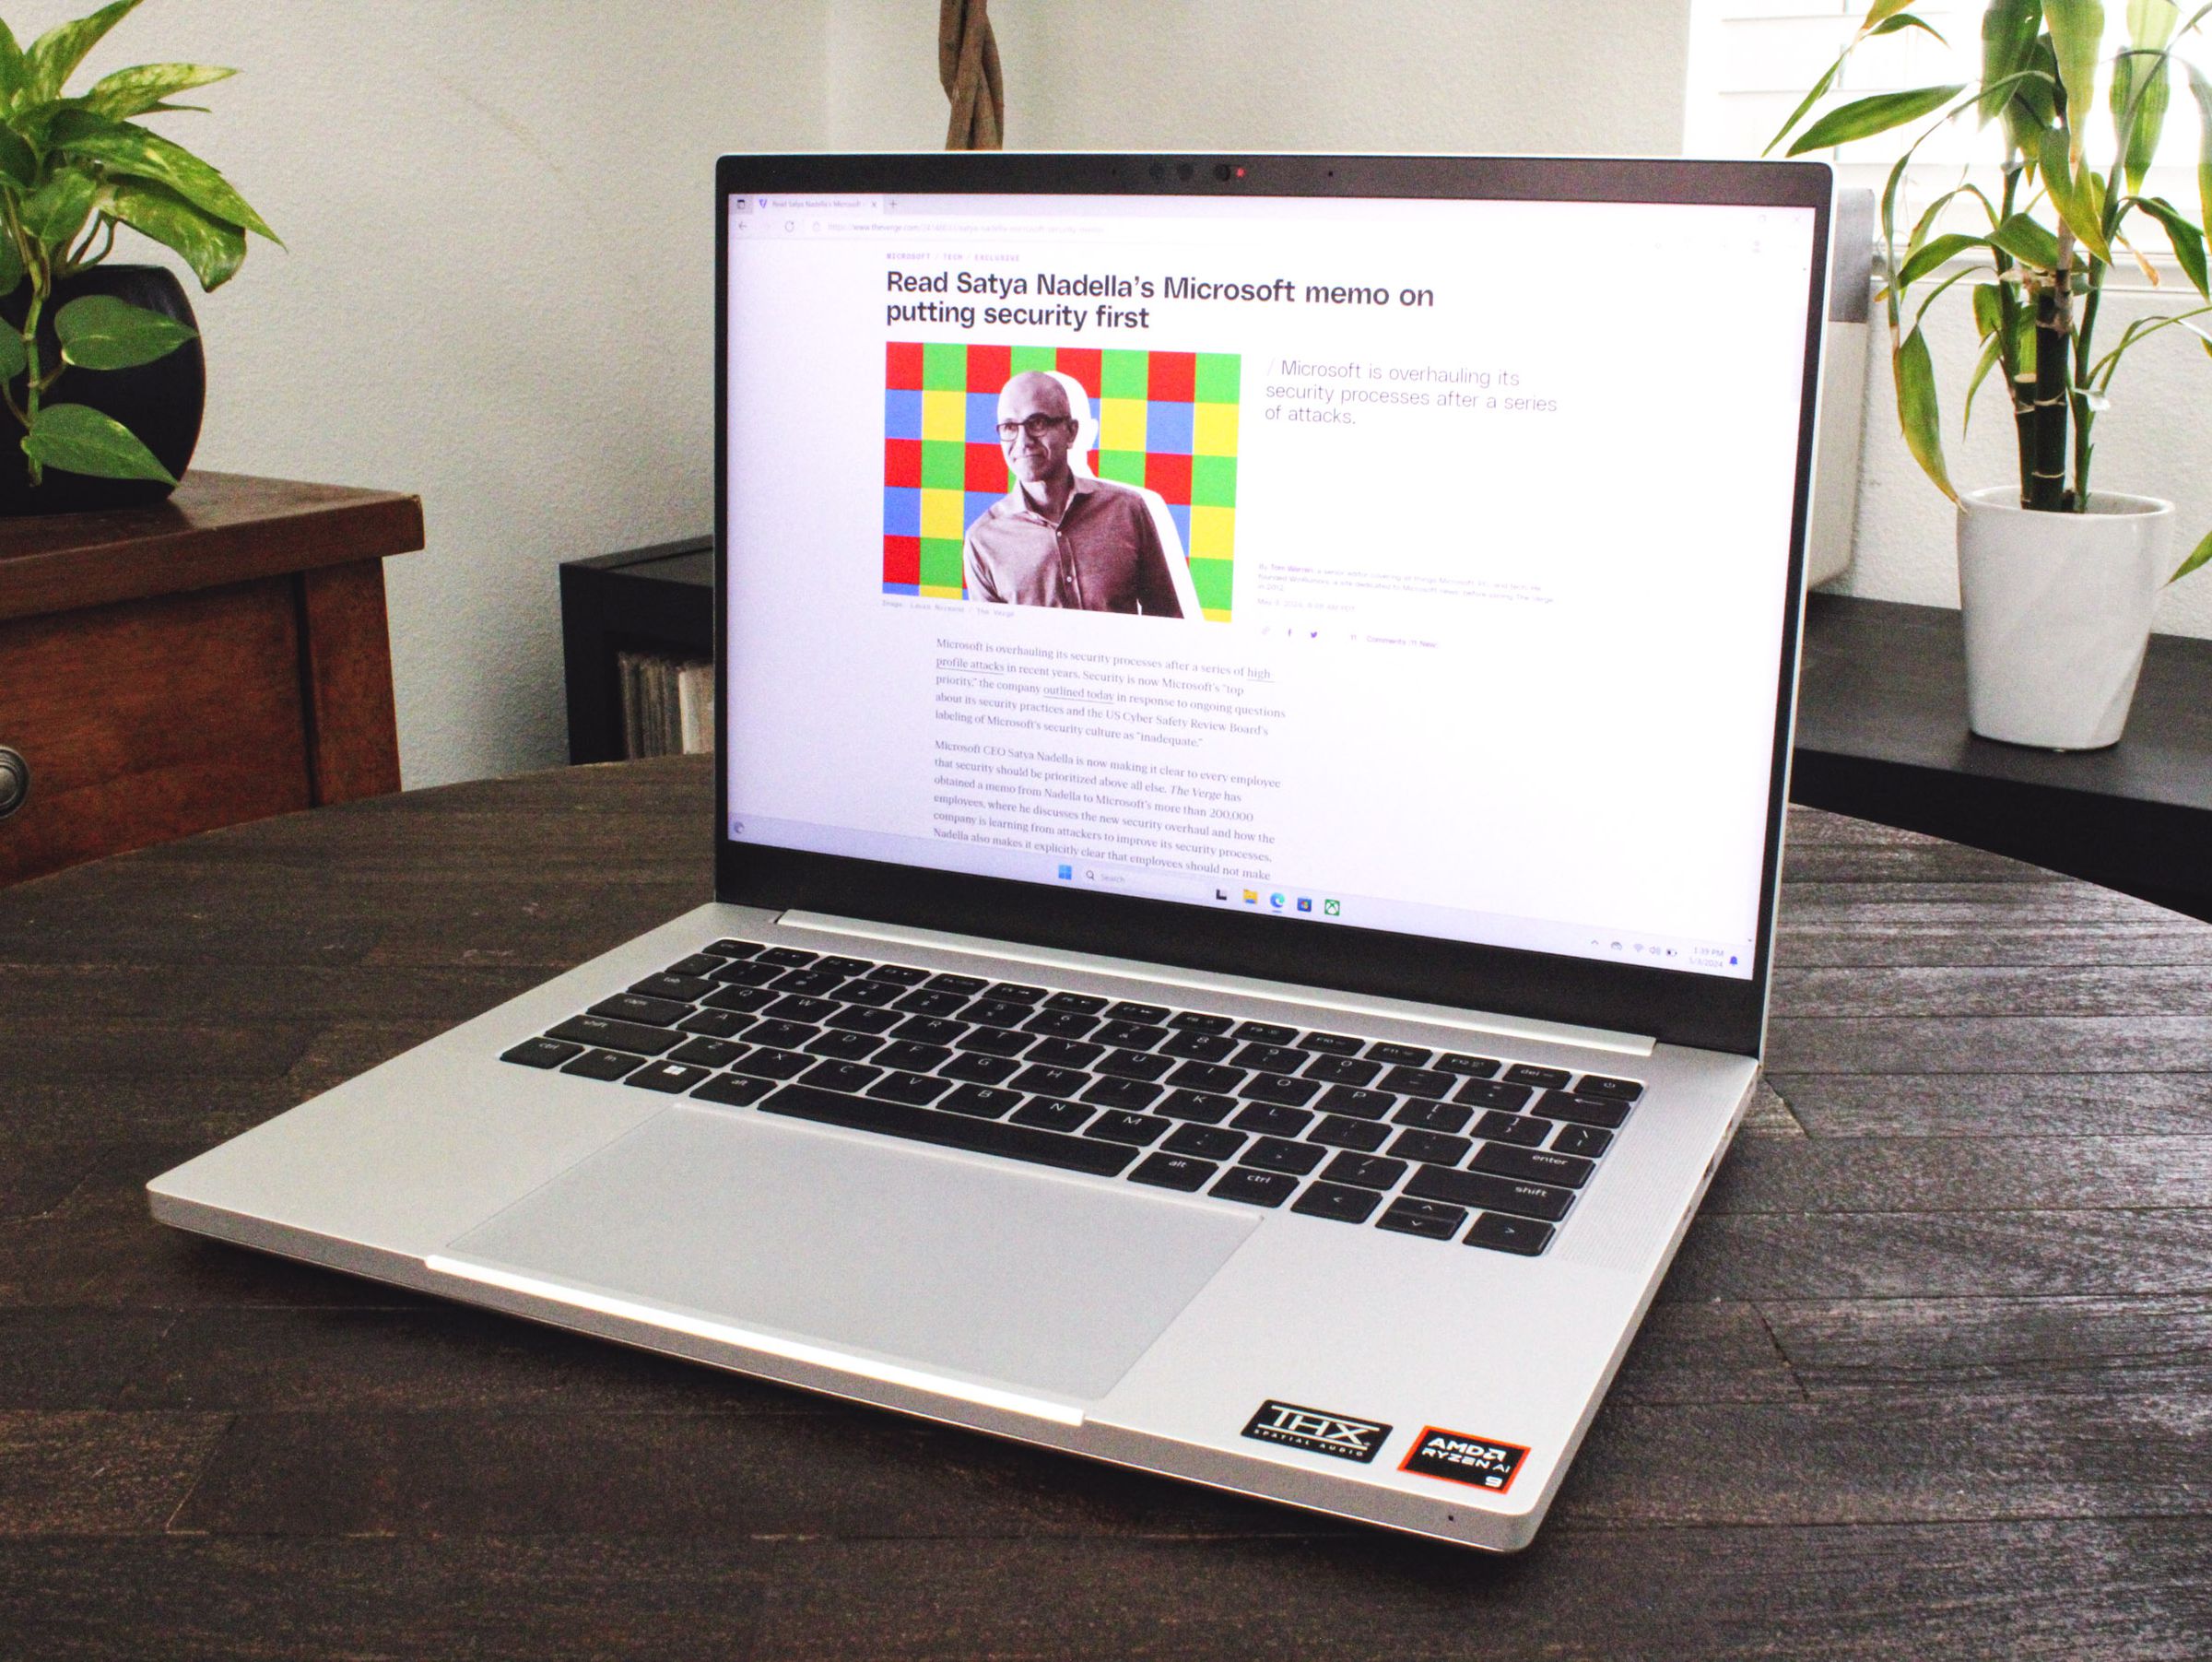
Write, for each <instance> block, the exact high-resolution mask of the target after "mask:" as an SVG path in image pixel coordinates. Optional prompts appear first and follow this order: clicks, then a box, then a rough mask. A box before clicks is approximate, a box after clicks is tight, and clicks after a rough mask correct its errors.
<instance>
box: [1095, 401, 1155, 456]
mask: <svg viewBox="0 0 2212 1662" xmlns="http://www.w3.org/2000/svg"><path fill="white" fill-rule="evenodd" d="M1144 447H1145V401H1144V400H1143V399H1142V398H1101V399H1100V400H1099V448H1100V450H1142V449H1144Z"/></svg>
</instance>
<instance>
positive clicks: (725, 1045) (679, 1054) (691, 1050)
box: [668, 1039, 745, 1067]
mask: <svg viewBox="0 0 2212 1662" xmlns="http://www.w3.org/2000/svg"><path fill="white" fill-rule="evenodd" d="M742 1055H745V1046H744V1045H742V1044H733V1043H731V1042H730V1041H729V1040H727V1039H692V1040H689V1041H688V1042H686V1043H682V1044H679V1045H677V1047H676V1048H675V1049H674V1050H672V1051H670V1052H669V1053H668V1059H669V1060H670V1061H671V1062H694V1063H697V1064H698V1065H699V1066H700V1067H728V1066H729V1065H730V1064H731V1063H732V1062H735V1060H736V1059H737V1058H738V1057H739V1056H742Z"/></svg>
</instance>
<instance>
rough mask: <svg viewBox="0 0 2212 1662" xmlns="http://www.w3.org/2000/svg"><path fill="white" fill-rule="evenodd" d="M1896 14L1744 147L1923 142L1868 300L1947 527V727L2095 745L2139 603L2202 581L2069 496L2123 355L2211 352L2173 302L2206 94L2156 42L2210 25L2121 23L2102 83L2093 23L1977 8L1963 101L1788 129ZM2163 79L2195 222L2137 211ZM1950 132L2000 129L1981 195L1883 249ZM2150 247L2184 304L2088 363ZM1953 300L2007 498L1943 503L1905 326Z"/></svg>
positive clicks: (1922, 383) (1917, 356) (1887, 97)
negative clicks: (1962, 714) (2138, 350)
mask: <svg viewBox="0 0 2212 1662" xmlns="http://www.w3.org/2000/svg"><path fill="white" fill-rule="evenodd" d="M1913 5H1914V0H1875V3H1874V5H1873V6H1871V8H1870V9H1869V10H1868V11H1867V13H1866V15H1865V19H1864V21H1863V22H1862V23H1861V25H1860V27H1859V29H1858V31H1857V33H1856V34H1855V35H1854V36H1853V39H1852V41H1851V42H1850V43H1849V44H1848V45H1847V46H1846V47H1845V48H1844V50H1843V52H1842V53H1841V55H1839V56H1838V57H1837V59H1836V61H1835V63H1834V64H1833V65H1830V68H1829V70H1828V73H1827V74H1825V75H1823V76H1822V77H1820V79H1819V80H1818V82H1817V83H1816V84H1815V85H1814V87H1813V88H1812V90H1811V91H1810V92H1808V93H1807V94H1806V98H1805V100H1804V101H1803V102H1802V103H1800V104H1799V105H1798V106H1797V108H1796V110H1795V111H1794V112H1792V113H1791V115H1790V118H1789V120H1788V121H1786V122H1784V123H1783V127H1782V130H1781V132H1779V133H1778V134H1776V135H1775V137H1774V140H1773V143H1772V144H1770V145H1769V147H1768V148H1769V150H1770V151H1771V150H1772V149H1773V147H1774V146H1775V145H1779V144H1781V143H1782V142H1783V140H1785V139H1788V140H1790V147H1789V154H1791V155H1793V156H1795V155H1801V154H1803V153H1804V152H1806V151H1807V150H1819V149H1825V148H1827V147H1830V146H1832V145H1838V144H1845V143H1849V142H1851V141H1853V140H1855V139H1861V138H1865V137H1868V136H1873V135H1875V134H1877V133H1884V132H1888V131H1890V130H1892V129H1895V128H1900V127H1904V126H1907V125H1909V124H1914V123H1921V124H1923V125H1922V126H1921V127H1920V129H1919V131H1918V133H1917V136H1914V137H1913V139H1912V142H1911V143H1910V144H1909V145H1907V146H1906V147H1905V150H1904V153H1903V154H1902V155H1900V156H1899V157H1898V158H1897V160H1896V164H1895V165H1894V166H1893V167H1892V168H1891V169H1890V171H1889V177H1888V185H1887V187H1886V188H1885V189H1884V191H1883V192H1882V196H1881V211H1880V221H1881V237H1882V244H1883V249H1884V252H1885V254H1886V257H1887V265H1888V270H1887V277H1886V280H1885V283H1884V292H1883V298H1884V301H1885V302H1886V304H1887V306H1888V320H1889V348H1890V361H1891V364H1892V367H1893V369H1894V371H1895V380H1896V386H1897V413H1898V421H1899V424H1900V427H1901V428H1902V430H1903V432H1904V439H1905V444H1906V447H1907V448H1908V449H1909V450H1910V451H1911V452H1912V455H1913V457H1914V459H1915V460H1917V461H1918V462H1919V464H1920V466H1921V467H1922V468H1923V469H1924V471H1925V472H1926V474H1927V475H1928V477H1930V478H1931V479H1933V480H1934V481H1935V484H1936V486H1937V488H1938V489H1941V490H1942V491H1943V493H1944V494H1945V495H1946V496H1947V497H1949V498H1951V499H1952V501H1955V502H1957V503H1958V506H1959V520H1958V525H1959V596H1960V610H1961V613H1962V620H1963V625H1964V631H1965V636H1966V658H1967V713H1968V723H1969V725H1971V727H1972V729H1973V731H1975V732H1976V733H1978V734H1981V735H1983V737H1989V738H1997V739H2006V740H2009V741H2010V742H2012V743H2015V744H2024V745H2038V746H2042V747H2045V748H2053V749H2088V748H2097V747H2100V746H2104V745H2110V744H2113V743H2116V742H2117V741H2118V740H2119V737H2120V733H2121V729H2122V727H2123V726H2124V724H2125V722H2126V719H2127V708H2128V704H2129V702H2130V701H2132V700H2133V698H2134V696H2135V688H2136V675H2137V674H2138V672H2139V671H2140V670H2141V668H2142V663H2143V651H2144V647H2145V646H2146V644H2147V642H2148V640H2149V636H2150V615H2151V608H2152V607H2153V605H2154V604H2155V602H2156V600H2157V598H2158V592H2159V588H2160V587H2161V586H2162V585H2163V584H2165V583H2171V582H2173V581H2175V580H2176V579H2179V578H2181V577H2184V576H2187V575H2188V574H2189V573H2190V572H2194V571H2195V570H2196V569H2197V568H2198V567H2199V566H2202V565H2204V564H2205V563H2206V561H2207V560H2212V536H2206V537H2205V538H2204V540H2202V541H2200V542H2198V543H2197V544H2196V545H2195V547H2194V549H2192V550H2191V551H2190V552H2189V553H2188V554H2187V555H2186V556H2185V557H2183V559H2182V560H2180V561H2179V562H2178V564H2175V563H2172V557H2171V527H2172V520H2173V508H2172V504H2171V502H2166V501H2159V500H2158V499H2155V498H2151V497H2141V496H2124V495H2118V494H2114V493H2111V492H2107V491H2102V490H2099V491H2092V490H2091V489H2090V477H2089V476H2090V464H2091V462H2092V461H2093V460H2094V458H2095V454H2096V449H2095V444H2094V434H2095V430H2096V423H2097V420H2098V418H2099V416H2100V415H2101V414H2102V413H2103V412H2104V410H2105V409H2106V407H2107V405H2108V403H2109V401H2110V398H2111V393H2112V380H2113V377H2114V375H2115V374H2116V373H2117V372H2118V371H2119V368H2120V365H2121V362H2122V360H2124V358H2125V356H2126V355H2127V353H2128V351H2129V350H2130V349H2131V348H2134V347H2136V346H2138V345H2140V344H2141V343H2142V342H2143V341H2144V340H2146V339H2147V338H2148V337H2150V336H2153V335H2156V334H2159V333H2161V332H2162V331H2165V330H2168V329H2183V330H2187V331H2188V332H2189V333H2191V334H2193V335H2194V336H2197V337H2198V338H2199V340H2200V341H2202V342H2203V343H2204V345H2205V347H2206V351H2207V352H2212V333H2207V331H2206V328H2205V327H2204V325H2203V324H2201V323H2199V322H2198V321H2196V320H2199V319H2202V318H2204V316H2205V314H2206V312H2212V305H2207V304H2200V303H2196V302H2197V301H2212V288H2208V287H2207V284H2206V247H2205V234H2204V227H2203V223H2202V220H2203V218H2212V80H2207V78H2206V76H2205V74H2204V73H2203V71H2201V70H2199V69H2197V68H2195V67H2194V66H2193V65H2185V64H2180V63H2177V61H2176V60H2175V58H2174V56H2173V42H2174V41H2175V39H2176V38H2177V37H2178V36H2180V35H2183V34H2186V33H2188V32H2190V31H2192V30H2194V29H2197V27H2198V25H2199V24H2201V23H2203V22H2204V21H2205V19H2206V17H2207V16H2208V15H2212V5H2206V6H2204V8H2203V9H2201V10H2198V11H2197V12H2196V13H2195V14H2194V16H2192V17H2190V18H2188V20H2187V21H2186V22H2183V18H2182V15H2181V11H2180V8H2179V7H2178V6H2176V5H2175V4H2173V0H2129V3H2128V5H2127V7H2126V14H2125V18H2126V25H2127V42H2126V44H2125V45H2124V46H2121V47H2120V48H2119V49H2118V50H2117V51H2115V52H2114V53H2112V57H2111V58H2110V60H2109V61H2104V60H2103V39H2104V32H2105V7H2104V6H2103V5H2102V4H2101V3H2100V0H1990V3H1989V5H1988V6H1986V8H1985V9H1984V12H1983V19H1982V74H1981V77H1980V78H1979V79H1978V80H1975V81H1970V82H1963V83H1960V84H1958V85H1955V86H1944V87H1923V88H1915V89H1913V90H1912V91H1906V92H1885V93H1880V94H1877V95H1876V96H1873V97H1869V98H1861V99H1855V100H1851V101H1850V102H1846V103H1841V104H1839V105H1835V106H1834V107H1832V108H1830V109H1828V110H1827V111H1825V112H1823V113H1821V114H1819V115H1818V117H1817V118H1814V119H1810V120H1808V119H1807V118H1808V117H1812V116H1813V112H1814V109H1815V107H1816V106H1817V105H1818V104H1819V103H1820V101H1821V100H1822V99H1823V98H1824V97H1825V96H1826V95H1827V94H1828V92H1829V89H1830V88H1831V87H1832V86H1833V85H1834V83H1835V79H1836V76H1837V73H1838V71H1839V70H1840V69H1841V67H1842V65H1843V64H1844V62H1845V60H1846V59H1848V58H1849V57H1850V56H1851V54H1852V53H1853V52H1855V51H1857V50H1859V49H1860V48H1861V47H1862V46H1864V45H1865V44H1866V43H1867V42H1868V41H1874V40H1876V39H1877V38H1880V37H1883V36H1889V35H1897V34H1900V33H1901V32H1903V31H1904V30H1907V29H1920V30H1924V31H1925V32H1927V33H1929V34H1935V29H1934V28H1933V27H1931V26H1930V25H1929V24H1928V23H1927V22H1926V21H1925V20H1924V19H1923V18H1920V17H1918V16H1916V15H1915V14H1914V12H1913V10H1912V6H1913ZM1937 38H1938V39H1940V38H1941V37H1940V36H1938V37H1937ZM2177 70H2179V71H2181V72H2182V73H2183V74H2184V75H2185V76H2186V79H2187V84H2188V88H2189V90H2190V92H2191V94H2192V96H2193V98H2194V102H2195V105H2196V110H2197V119H2198V122H2199V124H2200V125H2201V129H2202V132H2203V146H2202V151H2201V154H2202V158H2203V159H2202V162H2201V164H2200V166H2199V168H2198V170H2197V178H2198V183H2199V189H2200V196H2201V200H2200V202H2199V203H2198V204H2197V205H2196V206H2198V210H2199V214H2200V218H2199V219H2198V220H2192V219H2191V218H2189V216H2188V215H2186V214H2185V213H2183V211H2182V210H2181V209H2180V208H2178V207H2176V206H2174V205H2173V204H2172V203H2171V201H2168V200H2167V199H2166V198H2164V197H2161V196H2154V195H2147V194H2144V187H2145V181H2146V176H2147V174H2148V172H2149V171H2150V167H2151V163H2152V160H2153V159H2154V158H2155V156H2156V155H2157V153H2158V148H2159V139H2160V138H2161V137H2162V136H2163V135H2164V132H2165V124H2166V118H2167V113H2168V109H2169V106H2170V104H2171V102H2172V95H2173V87H2174V83H2175V81H2176V79H2177V74H2176V72H2177ZM1964 119H1974V120H1978V121H1979V122H1981V123H1982V124H1984V125H1988V124H1993V123H1994V124H1999V125H2000V127H2001V130H2002V136H2003V139H2004V149H2005V155H2004V160H2003V162H2002V163H2001V165H2000V167H1999V171H1998V173H1997V175H1996V177H1995V179H1994V181H1986V180H1982V181H1978V180H1976V179H1975V178H1973V177H1972V176H1971V174H1970V176H1969V177H1968V178H1967V179H1966V181H1965V182H1964V183H1959V184H1958V185H1956V186H1955V187H1954V188H1952V189H1949V190H1947V191H1945V192H1943V193H1942V194H1939V195H1937V196H1936V197H1935V199H1934V201H1932V202H1930V203H1929V204H1928V205H1927V206H1926V207H1925V208H1924V209H1923V210H1922V211H1921V212H1920V213H1919V215H1918V216H1917V218H1915V219H1914V221H1913V223H1912V229H1911V230H1910V233H1909V234H1908V235H1907V236H1906V237H1905V238H1904V239H1903V242H1902V244H1901V246H1900V239H1899V234H1898V198H1899V192H1900V185H1901V184H1902V183H1903V182H1904V179H1905V174H1906V168H1907V166H1908V164H1909V163H1910V162H1911V161H1912V157H1913V154H1914V152H1915V151H1917V150H1918V149H1919V148H1920V147H1921V146H1922V145H1923V144H1924V143H1925V142H1926V140H1927V139H1928V137H1929V136H1931V135H1932V134H1933V133H1935V131H1936V130H1937V129H1939V128H1940V127H1941V126H1943V125H1944V124H1946V123H1948V122H1956V121H1959V120H1964ZM2150 236H2155V237H2157V238H2159V240H2161V241H2163V242H2165V243H2166V244H2167V246H2168V247H2170V248H2171V250H2172V253H2173V259H2174V262H2175V264H2176V265H2179V266H2180V268H2181V270H2182V272H2183V276H2184V277H2186V279H2187V281H2188V282H2189V283H2190V284H2191V285H2193V286H2194V289H2195V290H2196V295H2195V297H2194V299H2190V300H2187V301H2185V304H2184V305H2183V306H2182V307H2177V308H2175V309H2173V310H2171V311H2165V312H2158V313H2156V314H2153V315H2148V316H2145V317H2141V318H2137V319H2136V320H2135V321H2134V322H2132V323H2130V324H2128V325H2127V327H2126V328H2125V329H2124V330H2123V331H2122V332H2121V333H2120V335H2119V336H2118V337H2117V338H2116V339H2112V340H2110V341H2109V344H2108V343H2100V340H2099V337H2098V334H2097V328H2098V309H2099V302H2100V300H2101V299H2102V297H2103V290H2104V286H2105V274H2106V273H2107V271H2109V270H2110V269H2111V268H2112V265H2114V264H2115V263H2116V262H2118V261H2122V260H2124V261H2127V262H2129V263H2130V264H2131V265H2135V266H2136V267H2138V268H2140V270H2141V271H2142V272H2143V274H2144V276H2145V277H2147V279H2148V280H2149V281H2150V282H2151V283H2152V284H2154V285H2156V284H2158V283H2159V275H2158V273H2157V271H2156V270H2155V269H2154V268H2153V267H2152V265H2150V262H2149V261H2148V260H2147V258H2146V257H2145V256H2144V254H2143V253H2142V252H2141V249H2140V247H2139V246H2138V244H2139V243H2141V242H2143V241H2144V240H2145V239H2146V238H2147V237H2150ZM1970 277H1971V278H1976V279H1977V280H1976V281H1975V282H1974V283H1973V286H1972V288H1971V291H1970V292H1971V304H1972V309H1973V320H1974V326H1975V329H1976V331H1977V333H1978V334H1979V336H1980V337H1981V340H1982V351H1981V357H1980V360H1979V361H1978V362H1977V364H1976V365H1975V368H1974V372H1973V376H1972V379H1971V381H1970V382H1969V383H1968V385H1967V389H1966V401H1967V403H1968V405H1969V406H1970V407H1971V403H1972V401H1973V397H1974V394H1975V393H1976V392H1977V391H1978V390H1979V389H1980V387H1981V386H1982V383H1983V381H1985V380H1986V379H1987V378H1988V377H1989V376H1990V375H1991V374H1992V373H1994V372H1999V371H2001V372H2002V375H2003V378H2004V384H2005V385H2006V387H2007V388H2008V389H2009V390H2010V393H2011V398H2012V411H2013V422H2014V427H2015V430H2016V432H2017V435H2018V446H2019V478H2018V483H2017V484H2006V485H2004V486H2000V487H1996V488H1993V489H1984V490H1974V491H1970V492H1967V493H1964V494H1961V493H1960V492H1959V491H1958V490H1957V489H1954V488H1953V487H1952V484H1951V480H1950V476H1949V473H1948V471H1947V468H1946V466H1945V464H1944V454H1943V440H1942V424H1941V421H1940V419H1939V415H1938V408H1937V401H1936V392H1935V371H1934V368H1933V365H1932V363H1931V360H1930V357H1929V352H1928V346H1927V341H1926V338H1925V336H1924V334H1923V333H1922V329H1923V324H1924V321H1925V319H1926V317H1927V314H1928V309H1929V307H1930V306H1931V305H1932V304H1933V303H1934V302H1935V301H1936V300H1937V299H1938V298H1939V297H1940V296H1942V295H1943V294H1944V293H1946V292H1947V291H1948V290H1949V289H1952V288H1953V287H1955V286H1957V285H1958V284H1959V283H1961V282H1964V281H1966V280H1967V279H1968V278H1970ZM1915 301H1916V303H1912V302H1915ZM1908 309H1909V310H1910V311H1911V313H1912V315H1911V320H1910V324H1909V325H1908V324H1907V321H1906V316H1905V314H1906V312H1907V311H1908Z"/></svg>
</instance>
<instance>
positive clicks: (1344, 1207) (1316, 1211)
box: [1290, 1183, 1382, 1223]
mask: <svg viewBox="0 0 2212 1662" xmlns="http://www.w3.org/2000/svg"><path fill="white" fill-rule="evenodd" d="M1380 1204H1382V1196H1380V1195H1373V1194H1370V1193H1369V1192H1368V1191H1367V1190H1365V1189H1347V1188H1346V1187H1344V1186H1343V1185H1339V1184H1334V1183H1314V1184H1309V1185H1306V1192H1305V1193H1304V1194H1302V1195H1300V1196H1299V1197H1298V1202H1297V1204H1296V1205H1294V1206H1293V1207H1291V1208H1290V1209H1291V1210H1292V1211H1294V1212H1301V1213H1303V1214H1304V1215H1305V1216H1306V1217H1309V1218H1330V1219H1334V1220H1335V1221H1336V1222H1338V1223H1365V1222H1366V1221H1367V1218H1368V1214H1369V1213H1370V1212H1371V1211H1373V1210H1374V1209H1375V1208H1376V1207H1377V1206H1379V1205H1380Z"/></svg>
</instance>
